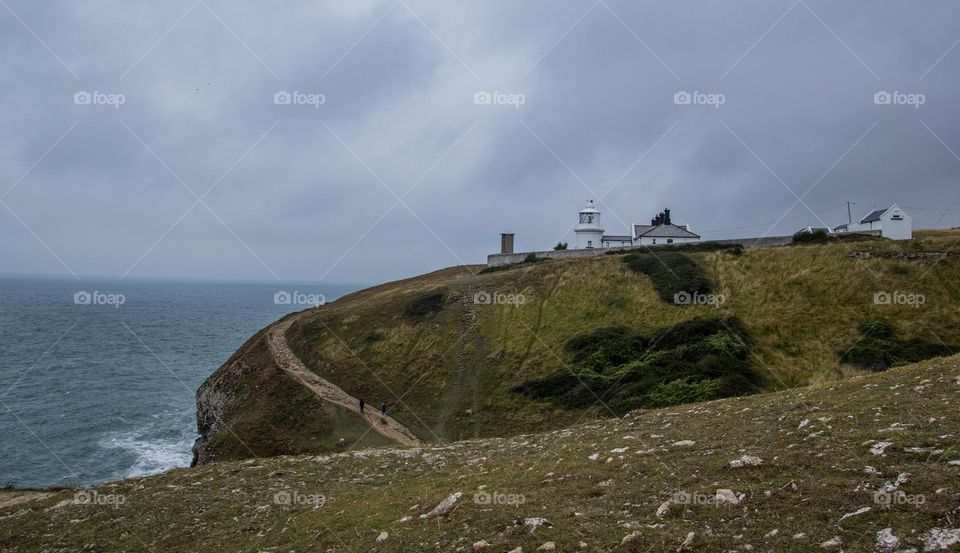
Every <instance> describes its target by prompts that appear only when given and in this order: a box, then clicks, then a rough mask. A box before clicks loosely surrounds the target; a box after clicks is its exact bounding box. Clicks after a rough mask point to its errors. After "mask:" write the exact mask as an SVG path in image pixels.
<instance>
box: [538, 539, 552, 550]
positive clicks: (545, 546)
mask: <svg viewBox="0 0 960 553" xmlns="http://www.w3.org/2000/svg"><path fill="white" fill-rule="evenodd" d="M556 550H557V544H555V543H553V542H552V541H548V542H547V543H545V544H543V545H541V546H540V547H538V548H537V551H556Z"/></svg>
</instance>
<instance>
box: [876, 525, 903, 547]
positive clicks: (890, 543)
mask: <svg viewBox="0 0 960 553" xmlns="http://www.w3.org/2000/svg"><path fill="white" fill-rule="evenodd" d="M899 546H900V538H898V537H896V536H894V535H893V528H884V529H883V530H880V531H879V532H877V549H880V550H883V551H891V550H893V549H896V548H897V547H899Z"/></svg>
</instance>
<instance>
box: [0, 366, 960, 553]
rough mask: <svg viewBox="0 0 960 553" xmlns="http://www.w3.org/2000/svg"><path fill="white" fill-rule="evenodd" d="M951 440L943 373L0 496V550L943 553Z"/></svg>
mask: <svg viewBox="0 0 960 553" xmlns="http://www.w3.org/2000/svg"><path fill="white" fill-rule="evenodd" d="M958 429H960V356H955V357H950V358H938V359H934V360H929V361H925V362H922V363H919V364H917V365H912V366H906V367H900V368H894V369H891V370H889V371H886V372H882V373H877V374H871V375H868V376H862V377H856V378H852V379H849V380H845V381H841V382H835V383H829V384H824V383H822V384H819V385H816V386H813V387H809V388H794V389H790V390H786V391H781V392H776V393H766V394H757V395H752V396H747V397H738V398H729V399H722V400H717V401H713V402H708V403H699V404H692V405H686V406H680V407H671V408H667V409H660V410H649V411H638V412H633V413H631V414H629V415H627V416H625V417H620V418H615V419H606V420H590V421H585V422H583V423H580V424H576V425H573V426H571V427H570V428H567V429H563V430H558V431H552V432H546V433H540V434H527V435H518V436H514V437H511V438H493V439H476V440H465V441H461V442H457V443H455V444H450V445H438V446H431V447H429V448H424V449H394V448H378V449H368V450H363V451H354V452H348V453H340V454H330V455H322V456H298V457H289V456H286V457H275V458H269V459H249V460H246V461H234V462H223V463H213V464H210V465H206V466H201V467H197V468H192V469H179V470H174V471H171V472H169V473H166V474H163V475H158V476H153V477H146V478H136V479H129V480H124V481H120V482H114V483H109V484H104V485H100V486H96V487H93V488H86V489H61V490H49V491H48V492H47V493H38V492H36V491H28V490H7V491H0V550H2V551H6V552H33V551H103V552H111V551H117V552H120V551H171V552H173V551H183V552H191V553H192V552H195V551H208V552H211V553H215V552H227V551H230V552H235V551H250V552H254V551H269V552H283V553H286V552H291V551H292V552H300V551H371V550H373V551H498V552H506V551H516V552H519V551H521V550H522V551H526V552H528V553H529V552H533V551H536V550H537V549H538V548H540V547H543V546H545V545H546V544H548V543H552V544H553V545H554V547H555V548H556V550H557V551H573V550H584V551H649V552H662V551H677V550H680V551H748V550H752V551H840V550H843V551H874V550H875V549H876V544H877V540H878V539H885V540H890V541H893V540H896V541H897V544H896V546H895V547H891V548H890V549H889V550H890V551H893V550H895V549H904V550H905V549H907V548H909V547H914V548H917V549H918V550H921V551H922V550H924V549H925V548H928V549H929V548H932V547H933V544H934V543H935V542H937V541H939V543H943V544H947V543H950V540H951V539H955V542H954V545H952V546H950V545H944V549H942V550H947V549H950V550H956V549H957V548H958V547H960V530H958V529H957V527H958V523H957V517H958V516H960V512H958V505H960V434H958ZM744 456H748V457H747V458H746V466H742V467H738V468H737V467H733V466H731V462H733V461H737V460H742V459H745V457H744ZM751 458H756V459H759V461H756V460H754V459H751ZM753 463H759V464H756V465H755V466H754V465H753ZM718 490H721V491H719V492H718ZM725 490H729V491H725ZM456 494H460V495H459V496H457V495H456ZM451 496H454V497H456V498H457V499H456V501H455V502H453V503H452V504H451V505H450V507H449V509H447V510H446V511H445V512H443V513H439V514H438V513H436V512H435V511H434V510H435V508H436V507H438V505H439V504H441V502H443V501H444V500H445V499H446V498H448V497H451ZM441 510H442V509H441ZM431 513H433V514H431ZM517 548H522V549H517ZM931 550H941V549H931Z"/></svg>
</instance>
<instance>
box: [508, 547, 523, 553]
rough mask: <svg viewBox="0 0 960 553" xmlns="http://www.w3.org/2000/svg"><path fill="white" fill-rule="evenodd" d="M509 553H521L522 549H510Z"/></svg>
mask: <svg viewBox="0 0 960 553" xmlns="http://www.w3.org/2000/svg"><path fill="white" fill-rule="evenodd" d="M509 553H523V547H522V546H521V547H517V548H516V549H511V550H510V551H509Z"/></svg>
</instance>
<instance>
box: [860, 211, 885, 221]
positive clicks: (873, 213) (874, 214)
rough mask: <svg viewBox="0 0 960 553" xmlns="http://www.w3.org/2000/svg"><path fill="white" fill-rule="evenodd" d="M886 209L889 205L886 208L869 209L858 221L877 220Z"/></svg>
mask: <svg viewBox="0 0 960 553" xmlns="http://www.w3.org/2000/svg"><path fill="white" fill-rule="evenodd" d="M888 211H890V208H889V207H888V208H886V209H877V210H874V211H871V212H870V213H869V214H868V215H867V216H866V217H864V218H863V219H860V222H861V223H872V222H874V221H879V220H880V217H881V216H883V214H884V213H886V212H888Z"/></svg>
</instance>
